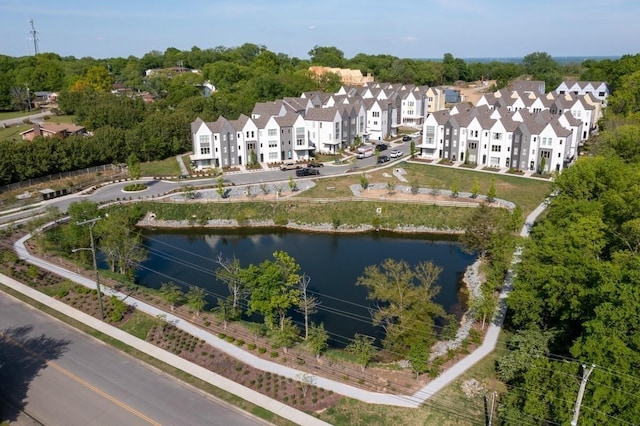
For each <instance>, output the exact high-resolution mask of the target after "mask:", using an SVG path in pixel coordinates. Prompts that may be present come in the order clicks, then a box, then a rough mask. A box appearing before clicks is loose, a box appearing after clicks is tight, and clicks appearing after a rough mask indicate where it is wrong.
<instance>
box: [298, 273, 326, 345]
mask: <svg viewBox="0 0 640 426" xmlns="http://www.w3.org/2000/svg"><path fill="white" fill-rule="evenodd" d="M310 282H311V277H310V276H309V275H307V274H302V276H301V277H300V281H298V287H299V288H300V300H299V302H298V307H299V308H300V311H299V312H300V313H301V314H302V315H304V340H307V339H308V338H309V316H310V315H312V314H315V313H316V312H318V306H319V305H320V304H321V303H322V302H320V301H319V300H318V299H317V298H316V297H315V296H314V295H311V294H309V283H310Z"/></svg>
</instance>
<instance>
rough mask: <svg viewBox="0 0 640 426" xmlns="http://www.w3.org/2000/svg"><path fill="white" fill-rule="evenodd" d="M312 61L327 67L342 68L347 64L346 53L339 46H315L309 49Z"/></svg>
mask: <svg viewBox="0 0 640 426" xmlns="http://www.w3.org/2000/svg"><path fill="white" fill-rule="evenodd" d="M309 57H310V58H311V63H312V64H314V65H323V66H325V67H332V68H342V67H343V66H344V64H345V59H344V53H343V52H342V50H340V49H338V48H337V47H333V46H331V47H324V46H318V45H316V46H314V47H313V49H311V50H310V51H309Z"/></svg>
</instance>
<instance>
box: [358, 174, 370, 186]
mask: <svg viewBox="0 0 640 426" xmlns="http://www.w3.org/2000/svg"><path fill="white" fill-rule="evenodd" d="M360 186H361V187H362V189H367V187H368V186H369V179H367V175H365V174H364V173H363V174H362V175H360Z"/></svg>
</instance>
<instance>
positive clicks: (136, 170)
mask: <svg viewBox="0 0 640 426" xmlns="http://www.w3.org/2000/svg"><path fill="white" fill-rule="evenodd" d="M127 167H128V168H129V176H131V179H134V180H137V179H140V174H141V171H140V160H138V157H137V156H136V154H134V153H133V152H132V153H131V154H130V155H129V158H127Z"/></svg>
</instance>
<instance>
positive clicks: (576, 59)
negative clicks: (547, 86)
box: [415, 55, 620, 65]
mask: <svg viewBox="0 0 640 426" xmlns="http://www.w3.org/2000/svg"><path fill="white" fill-rule="evenodd" d="M461 59H462V60H464V61H465V62H466V63H467V64H472V63H475V62H480V63H482V64H485V63H488V62H493V61H495V62H510V63H514V64H519V63H521V62H522V59H523V57H502V58H498V57H495V58H494V57H481V58H461ZM553 59H554V60H555V61H556V62H558V63H559V64H560V65H563V64H571V63H577V64H579V63H582V62H583V61H584V60H586V59H593V60H595V61H601V60H603V59H611V60H616V59H620V56H619V55H618V56H553ZM415 60H416V61H434V62H441V61H442V58H415Z"/></svg>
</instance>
